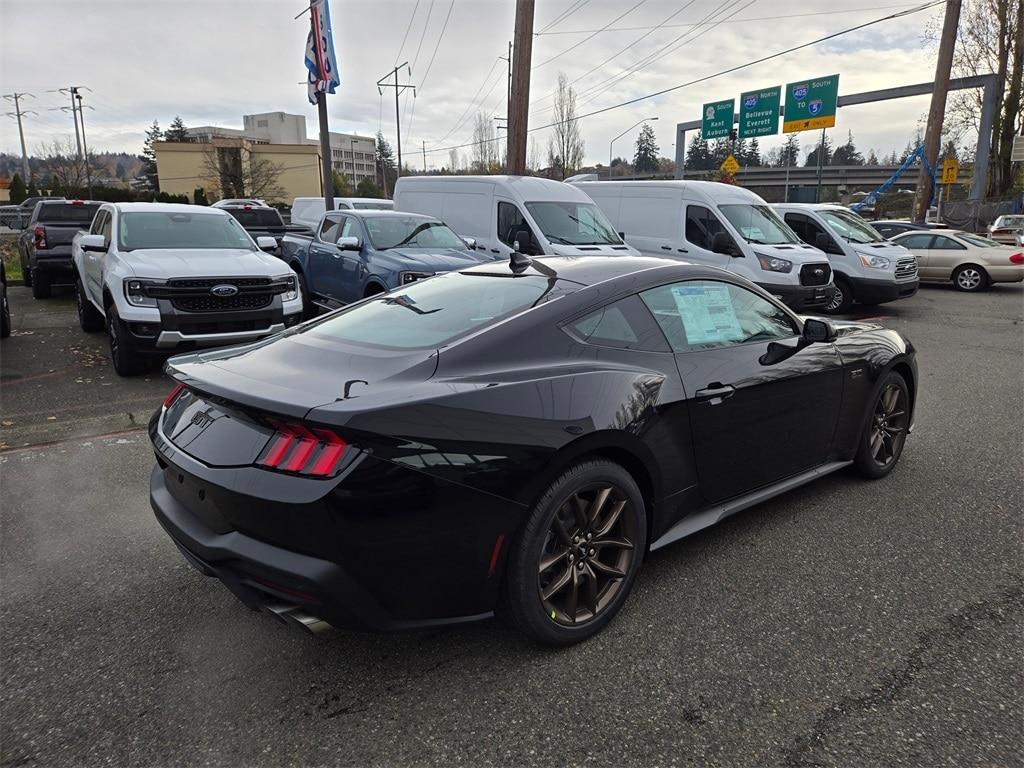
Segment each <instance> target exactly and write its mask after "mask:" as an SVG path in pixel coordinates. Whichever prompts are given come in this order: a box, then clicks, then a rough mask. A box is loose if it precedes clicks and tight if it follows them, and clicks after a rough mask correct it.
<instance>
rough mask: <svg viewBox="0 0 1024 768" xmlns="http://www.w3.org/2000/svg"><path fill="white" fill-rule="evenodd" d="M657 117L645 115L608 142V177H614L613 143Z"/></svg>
mask: <svg viewBox="0 0 1024 768" xmlns="http://www.w3.org/2000/svg"><path fill="white" fill-rule="evenodd" d="M657 119H658V118H656V117H645V118H644V119H643V120H640V121H639V122H636V123H634V124H633V125H631V126H629V128H627V129H626V130H624V131H623V132H622V133H620V134H619V135H618V136H616V137H615V138H614V139H612V140H611V141H609V142H608V178H609V179H611V177H612V145H613V144H614V143H615V142H616V141H618V140H619V139H621V138H622V137H623V136H625V135H626V134H627V133H629V132H630V131H632V130H633V129H634V128H636V127H637V126H638V125H642V124H643V123H647V122H654V121H655V120H657Z"/></svg>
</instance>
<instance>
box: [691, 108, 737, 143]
mask: <svg viewBox="0 0 1024 768" xmlns="http://www.w3.org/2000/svg"><path fill="white" fill-rule="evenodd" d="M735 103H736V99H729V100H728V101H713V102H711V103H710V104H705V105H704V109H703V111H702V112H701V114H702V116H703V117H702V118H701V126H700V135H701V138H704V139H720V138H722V137H723V136H728V135H729V132H730V131H732V117H733V107H734V105H735Z"/></svg>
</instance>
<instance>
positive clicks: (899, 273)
mask: <svg viewBox="0 0 1024 768" xmlns="http://www.w3.org/2000/svg"><path fill="white" fill-rule="evenodd" d="M916 276H917V259H900V260H899V261H897V262H896V279H897V280H904V279H906V278H908V277H916Z"/></svg>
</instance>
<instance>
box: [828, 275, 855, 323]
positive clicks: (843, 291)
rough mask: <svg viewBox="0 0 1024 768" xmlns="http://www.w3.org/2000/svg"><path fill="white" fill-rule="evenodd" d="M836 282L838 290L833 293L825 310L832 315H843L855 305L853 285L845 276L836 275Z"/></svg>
mask: <svg viewBox="0 0 1024 768" xmlns="http://www.w3.org/2000/svg"><path fill="white" fill-rule="evenodd" d="M834 282H835V286H836V292H835V293H834V294H833V295H832V300H831V301H830V302H829V303H828V304H826V305H825V312H827V313H828V314H830V315H841V314H844V313H845V312H849V311H850V307H852V306H853V286H852V285H850V281H849V280H847V279H846V278H845V277H836V278H835V280H834Z"/></svg>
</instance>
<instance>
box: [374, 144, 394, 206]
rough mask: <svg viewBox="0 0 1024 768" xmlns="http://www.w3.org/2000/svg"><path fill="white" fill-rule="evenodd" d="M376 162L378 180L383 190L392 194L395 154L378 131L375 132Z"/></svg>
mask: <svg viewBox="0 0 1024 768" xmlns="http://www.w3.org/2000/svg"><path fill="white" fill-rule="evenodd" d="M376 160H377V178H378V180H379V181H380V182H381V184H383V186H384V189H388V190H391V191H392V193H393V192H394V189H395V179H396V178H397V173H396V170H395V168H396V166H395V153H394V151H393V150H392V149H391V144H389V143H388V140H387V139H385V138H384V134H383V133H381V132H379V131H378V132H377V149H376ZM375 186H376V185H375ZM379 196H381V197H382V196H383V195H379Z"/></svg>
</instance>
